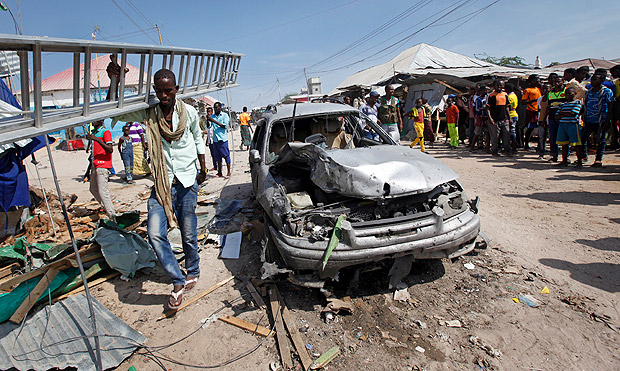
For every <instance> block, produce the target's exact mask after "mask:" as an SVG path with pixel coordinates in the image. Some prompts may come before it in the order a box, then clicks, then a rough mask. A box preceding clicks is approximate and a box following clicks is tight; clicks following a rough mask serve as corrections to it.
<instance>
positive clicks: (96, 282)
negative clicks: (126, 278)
mask: <svg viewBox="0 0 620 371" xmlns="http://www.w3.org/2000/svg"><path fill="white" fill-rule="evenodd" d="M120 275H121V273H120V272H114V273H110V274H108V275H107V276H105V277H101V278H97V279H96V280H94V281H93V282H89V283H88V288H89V289H90V288H91V287H95V286H97V285H100V284H102V283H104V282H106V281H109V280H111V279H112V278H114V277H116V276H120ZM82 291H84V286H83V285H81V286H80V287H78V288H76V289H74V290H71V291H69V292H68V293H66V294H62V295H60V296H59V297H57V298H54V299H52V304H54V303H55V302H57V301H60V300H62V299H66V298H68V297H69V296H71V295H74V294H77V293H80V292H82Z"/></svg>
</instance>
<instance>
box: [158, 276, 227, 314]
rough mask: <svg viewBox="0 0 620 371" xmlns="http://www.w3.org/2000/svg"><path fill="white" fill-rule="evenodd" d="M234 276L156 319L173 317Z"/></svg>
mask: <svg viewBox="0 0 620 371" xmlns="http://www.w3.org/2000/svg"><path fill="white" fill-rule="evenodd" d="M233 278H235V276H230V277H228V278H226V279H225V280H223V281H220V282H218V283H216V284H215V285H213V286H211V287H209V288H208V289H207V290H205V291H203V292H201V293H200V294H198V295H197V296H195V297H193V298H191V299H189V300H188V301H186V302H185V303H183V304H181V306H180V307H179V308H178V309H170V310H168V311H167V312H165V313H164V314H162V315H161V317H159V318H158V319H156V321H159V320H162V319H164V318H169V317H172V316H173V315H174V314H175V313H176V312H178V311H180V310H182V309H185V308H186V307H188V306H190V305H192V304H194V303H195V302H197V301H198V300H200V299H201V298H203V297H205V296H207V295H209V294H210V293H212V292H213V291H215V290H217V289H218V288H220V287H222V286H224V285H225V284H227V283H228V282H229V281H230V280H232V279H233Z"/></svg>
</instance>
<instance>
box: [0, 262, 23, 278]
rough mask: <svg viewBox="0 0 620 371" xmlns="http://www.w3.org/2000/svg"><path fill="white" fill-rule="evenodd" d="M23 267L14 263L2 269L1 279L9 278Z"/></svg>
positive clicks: (0, 272) (0, 270) (0, 271)
mask: <svg viewBox="0 0 620 371" xmlns="http://www.w3.org/2000/svg"><path fill="white" fill-rule="evenodd" d="M20 268H21V265H19V263H13V264H11V265H8V266H6V267H4V268H2V269H0V278H4V277H8V276H10V275H12V274H13V272H14V271H15V270H17V269H20Z"/></svg>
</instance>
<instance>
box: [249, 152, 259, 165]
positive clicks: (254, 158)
mask: <svg viewBox="0 0 620 371" xmlns="http://www.w3.org/2000/svg"><path fill="white" fill-rule="evenodd" d="M260 160H261V158H260V153H258V150H256V149H251V150H250V163H252V164H257V163H259V162H260Z"/></svg>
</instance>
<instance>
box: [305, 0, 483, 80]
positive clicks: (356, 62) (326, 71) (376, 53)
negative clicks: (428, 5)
mask: <svg viewBox="0 0 620 371" xmlns="http://www.w3.org/2000/svg"><path fill="white" fill-rule="evenodd" d="M471 1H472V0H465V1H464V2H462V3H461V4H458V5H457V6H455V7H454V8H453V9H451V10H449V11H448V12H447V13H446V14H444V15H442V16H440V17H439V18H437V19H435V20H434V21H432V22H430V23H429V24H427V25H425V26H423V27H421V28H419V29H417V30H416V31H414V32H412V33H410V34H408V35H407V36H405V37H403V38H401V39H399V40H397V41H396V42H394V43H392V44H390V45H388V46H386V47H384V48H382V49H381V50H379V51H377V52H375V53H372V54H370V55H369V56H366V57H364V58H362V59H359V60H357V61H355V62H352V63H349V64H346V65H344V66H340V67H335V68H333V69H328V70H322V71H314V73H328V72H333V71H338V70H342V69H346V68H349V67H351V66H354V65H356V64H358V63H361V62H364V61H366V60H368V59H370V58H372V57H374V56H376V55H378V54H379V53H383V52H385V51H387V50H389V49H391V48H393V47H395V46H398V45H399V44H402V43H405V42H407V41H409V40H410V39H411V38H412V37H413V36H415V35H417V34H419V33H420V32H422V31H424V30H425V29H427V28H429V27H430V26H432V25H433V24H435V23H437V22H439V21H440V20H441V19H443V18H445V17H447V16H448V15H450V14H452V13H453V12H454V11H456V10H457V9H459V8H461V7H462V6H464V5H465V4H467V3H469V2H471ZM451 6H452V5H450V6H448V7H446V8H443V9H442V10H440V11H438V12H435V13H433V14H432V15H430V16H429V17H426V18H425V19H424V20H422V21H420V22H418V23H416V24H415V25H414V26H412V27H409V28H407V29H406V30H404V31H407V30H410V29H411V28H413V27H415V26H417V25H419V24H421V23H423V22H425V21H427V20H429V19H431V18H432V17H434V16H436V15H438V14H439V13H442V12H444V11H446V10H447V9H449V8H450V7H451ZM404 31H403V32H404ZM403 32H400V33H403ZM395 36H396V35H395ZM395 36H393V37H391V38H394V37H395ZM382 44H383V42H382V43H379V44H375V45H374V46H372V47H371V49H372V48H375V47H377V46H381V45H382ZM360 54H362V53H357V54H355V55H353V56H351V57H349V58H348V59H346V60H350V59H352V58H354V57H356V56H358V55H360Z"/></svg>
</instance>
